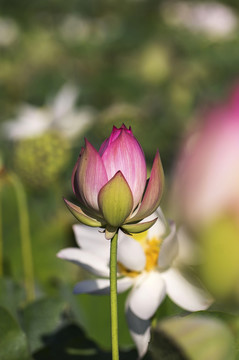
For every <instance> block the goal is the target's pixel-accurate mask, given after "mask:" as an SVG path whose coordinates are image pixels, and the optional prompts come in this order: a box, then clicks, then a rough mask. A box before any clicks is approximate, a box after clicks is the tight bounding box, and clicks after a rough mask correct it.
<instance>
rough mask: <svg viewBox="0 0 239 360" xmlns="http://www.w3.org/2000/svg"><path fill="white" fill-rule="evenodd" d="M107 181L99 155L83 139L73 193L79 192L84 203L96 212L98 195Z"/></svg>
mask: <svg viewBox="0 0 239 360" xmlns="http://www.w3.org/2000/svg"><path fill="white" fill-rule="evenodd" d="M107 181H108V178H107V173H106V170H105V167H104V164H103V161H102V159H101V157H100V155H99V154H98V153H97V151H96V149H95V148H94V147H93V146H92V145H91V144H90V143H89V141H88V140H87V139H85V149H84V151H83V152H82V155H81V157H80V160H79V163H78V166H77V168H76V170H75V177H74V188H75V192H78V191H79V193H80V196H81V198H82V199H83V201H84V203H85V204H86V205H87V206H89V207H90V208H93V209H94V210H97V211H98V210H99V207H98V194H99V191H100V189H101V188H102V187H103V186H104V185H105V184H106V183H107Z"/></svg>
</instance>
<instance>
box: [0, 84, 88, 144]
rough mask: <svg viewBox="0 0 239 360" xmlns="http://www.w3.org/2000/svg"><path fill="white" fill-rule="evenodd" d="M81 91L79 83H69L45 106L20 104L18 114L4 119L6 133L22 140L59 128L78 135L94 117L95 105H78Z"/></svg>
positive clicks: (14, 138)
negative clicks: (77, 84)
mask: <svg viewBox="0 0 239 360" xmlns="http://www.w3.org/2000/svg"><path fill="white" fill-rule="evenodd" d="M78 94H79V90H78V89H77V88H76V86H74V85H73V84H70V83H67V84H65V85H63V87H62V88H61V89H60V90H59V92H58V93H57V94H56V95H55V97H54V98H53V99H51V100H50V101H48V102H47V104H46V105H45V106H43V107H36V106H32V105H30V104H23V105H21V106H20V107H19V110H18V114H17V116H16V118H15V119H10V120H8V121H6V122H4V123H3V125H2V127H1V129H2V132H3V134H4V135H5V136H6V138H8V139H10V140H21V139H26V138H31V137H37V136H40V135H42V134H44V133H46V132H47V131H50V130H57V131H59V132H61V133H62V134H63V135H64V136H65V137H67V138H70V139H74V138H76V137H77V136H78V135H79V134H80V133H81V132H83V130H85V129H86V128H87V127H89V126H91V125H92V123H93V120H94V110H93V108H91V107H89V106H84V107H80V108H79V109H78V108H76V100H77V97H78Z"/></svg>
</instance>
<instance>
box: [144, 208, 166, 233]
mask: <svg viewBox="0 0 239 360" xmlns="http://www.w3.org/2000/svg"><path fill="white" fill-rule="evenodd" d="M155 217H157V218H158V220H157V221H156V223H155V224H154V225H153V226H152V227H151V228H150V229H149V230H148V238H149V239H151V238H153V237H156V238H161V237H163V235H164V234H165V232H166V229H167V221H166V220H165V217H164V215H163V212H162V210H161V208H160V207H158V209H157V211H155V212H154V213H153V214H152V215H150V216H148V217H147V218H146V219H144V221H145V220H147V221H149V220H153V219H155Z"/></svg>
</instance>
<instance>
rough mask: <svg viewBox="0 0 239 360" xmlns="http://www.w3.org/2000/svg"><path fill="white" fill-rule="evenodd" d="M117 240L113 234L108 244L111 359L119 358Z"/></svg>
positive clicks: (116, 235) (116, 236) (116, 359)
mask: <svg viewBox="0 0 239 360" xmlns="http://www.w3.org/2000/svg"><path fill="white" fill-rule="evenodd" d="M117 241H118V233H116V234H115V235H114V236H113V238H112V239H111V244H110V309H111V343H112V360H118V359H119V345H118V304H117Z"/></svg>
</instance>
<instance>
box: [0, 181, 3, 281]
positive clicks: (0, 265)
mask: <svg viewBox="0 0 239 360" xmlns="http://www.w3.org/2000/svg"><path fill="white" fill-rule="evenodd" d="M0 186H1V184H0ZM2 227H3V226H2V194H1V188H0V277H1V276H3V229H2Z"/></svg>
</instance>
